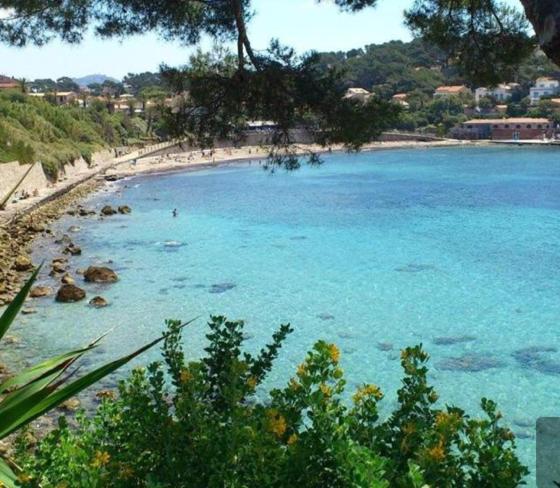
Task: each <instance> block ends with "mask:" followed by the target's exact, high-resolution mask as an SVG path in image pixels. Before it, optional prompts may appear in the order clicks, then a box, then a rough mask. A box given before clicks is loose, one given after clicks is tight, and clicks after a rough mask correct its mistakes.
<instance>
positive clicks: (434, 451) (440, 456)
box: [426, 439, 445, 463]
mask: <svg viewBox="0 0 560 488" xmlns="http://www.w3.org/2000/svg"><path fill="white" fill-rule="evenodd" d="M426 456H427V457H428V459H430V460H431V461H434V462H436V463H439V462H441V461H443V460H444V459H445V448H444V447H443V441H442V440H441V439H440V441H439V442H438V443H437V445H436V446H433V447H430V448H429V449H428V450H427V451H426Z"/></svg>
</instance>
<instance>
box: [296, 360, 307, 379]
mask: <svg viewBox="0 0 560 488" xmlns="http://www.w3.org/2000/svg"><path fill="white" fill-rule="evenodd" d="M306 374H307V364H305V363H301V364H300V365H299V366H298V368H297V375H298V376H300V377H301V376H305V375H306Z"/></svg>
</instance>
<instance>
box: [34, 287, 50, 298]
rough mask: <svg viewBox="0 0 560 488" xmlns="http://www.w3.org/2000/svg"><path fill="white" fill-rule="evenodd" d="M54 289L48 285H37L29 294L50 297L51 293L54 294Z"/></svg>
mask: <svg viewBox="0 0 560 488" xmlns="http://www.w3.org/2000/svg"><path fill="white" fill-rule="evenodd" d="M52 292H53V291H52V289H51V288H49V287H48V286H36V287H35V288H33V289H32V290H31V293H29V296H30V297H31V298H42V297H48V296H49V295H51V294H52Z"/></svg>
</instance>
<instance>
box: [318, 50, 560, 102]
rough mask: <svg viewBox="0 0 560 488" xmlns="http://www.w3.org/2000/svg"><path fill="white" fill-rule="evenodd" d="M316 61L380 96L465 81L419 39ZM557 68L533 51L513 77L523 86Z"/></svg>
mask: <svg viewBox="0 0 560 488" xmlns="http://www.w3.org/2000/svg"><path fill="white" fill-rule="evenodd" d="M319 56H320V64H321V66H322V67H323V69H325V68H326V67H335V68H338V69H341V70H343V71H344V76H343V82H344V84H345V85H347V86H349V87H350V86H352V87H361V88H365V89H366V90H373V91H375V93H377V94H378V95H380V96H381V97H383V98H388V97H390V96H392V95H393V94H395V93H399V92H411V91H418V92H421V93H424V94H426V95H431V94H432V93H433V91H434V89H435V88H436V87H437V86H439V85H443V84H448V85H450V84H462V83H465V84H468V82H467V80H465V79H463V78H461V76H460V75H459V74H458V72H457V71H456V70H455V69H454V67H453V66H452V65H449V63H448V59H447V56H446V54H445V53H444V52H443V51H441V50H440V49H438V48H435V47H433V46H430V45H428V44H426V43H424V42H423V41H421V40H413V41H411V42H402V41H391V42H387V43H384V44H371V45H368V46H365V47H363V48H358V49H352V50H350V51H347V52H342V51H339V52H326V53H320V55H319ZM559 75H560V68H558V66H556V65H555V64H553V63H552V62H551V61H549V60H548V58H546V56H544V55H543V53H542V52H535V53H534V54H533V56H531V57H530V58H529V59H527V60H526V61H525V62H524V63H523V64H522V65H521V66H520V67H519V69H518V70H517V74H516V76H515V79H513V80H504V81H506V82H508V81H515V82H518V83H520V84H521V85H522V86H523V88H524V89H525V90H527V92H528V89H529V86H530V85H531V84H532V82H533V81H534V80H535V78H537V77H538V76H559Z"/></svg>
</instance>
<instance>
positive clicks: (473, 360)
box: [437, 354, 504, 373]
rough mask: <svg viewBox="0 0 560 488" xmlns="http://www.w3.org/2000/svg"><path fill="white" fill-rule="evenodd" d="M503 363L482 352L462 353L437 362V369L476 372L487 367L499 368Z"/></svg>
mask: <svg viewBox="0 0 560 488" xmlns="http://www.w3.org/2000/svg"><path fill="white" fill-rule="evenodd" d="M503 366H504V363H503V362H502V361H500V360H499V359H496V358H494V357H492V356H487V355H482V354H464V355H463V356H459V357H451V358H446V359H444V360H443V361H440V362H439V363H438V364H437V367H438V369H443V370H447V371H466V372H470V373H476V372H479V371H484V370H487V369H493V368H501V367H503Z"/></svg>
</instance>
